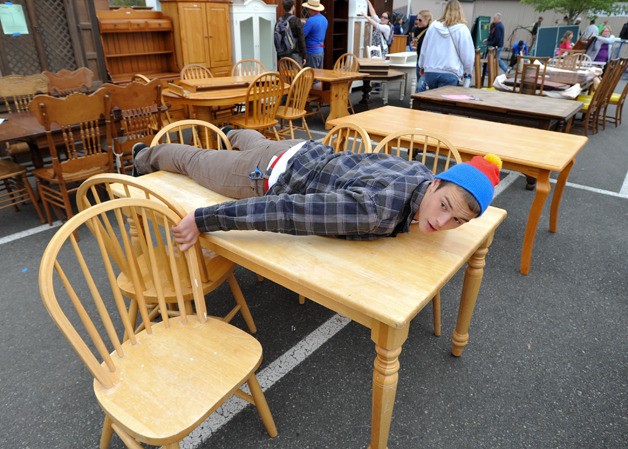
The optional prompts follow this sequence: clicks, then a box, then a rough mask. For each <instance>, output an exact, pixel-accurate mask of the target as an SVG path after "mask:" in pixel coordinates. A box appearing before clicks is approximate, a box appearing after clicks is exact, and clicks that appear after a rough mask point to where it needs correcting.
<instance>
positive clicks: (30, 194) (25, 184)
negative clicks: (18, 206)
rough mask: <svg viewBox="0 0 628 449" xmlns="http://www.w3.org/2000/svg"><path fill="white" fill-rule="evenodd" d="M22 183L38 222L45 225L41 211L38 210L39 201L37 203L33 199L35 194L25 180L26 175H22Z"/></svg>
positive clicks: (35, 199)
mask: <svg viewBox="0 0 628 449" xmlns="http://www.w3.org/2000/svg"><path fill="white" fill-rule="evenodd" d="M22 183H23V184H24V187H25V188H26V191H27V192H28V196H29V197H30V199H31V202H32V203H33V207H34V208H35V211H36V212H37V215H38V216H39V221H41V222H42V223H45V221H44V216H43V215H42V213H41V209H40V208H39V201H37V198H36V197H35V192H33V188H32V187H31V184H30V183H29V182H28V179H27V178H26V175H25V174H24V175H22Z"/></svg>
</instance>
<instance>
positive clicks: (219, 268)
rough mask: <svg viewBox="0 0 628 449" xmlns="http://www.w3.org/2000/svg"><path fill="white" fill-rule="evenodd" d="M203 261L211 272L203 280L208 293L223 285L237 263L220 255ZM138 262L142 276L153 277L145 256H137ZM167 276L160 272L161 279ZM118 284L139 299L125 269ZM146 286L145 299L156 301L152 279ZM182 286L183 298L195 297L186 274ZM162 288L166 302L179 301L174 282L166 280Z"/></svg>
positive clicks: (204, 258)
mask: <svg viewBox="0 0 628 449" xmlns="http://www.w3.org/2000/svg"><path fill="white" fill-rule="evenodd" d="M203 261H204V262H205V266H206V267H207V273H209V274H208V276H209V279H208V280H207V282H203V284H202V288H203V293H205V294H207V293H209V292H211V291H212V290H214V289H215V288H217V287H219V286H220V285H222V283H223V282H224V281H225V280H226V279H227V277H228V276H229V275H230V274H231V273H232V272H233V269H234V267H235V264H234V263H233V262H231V261H230V260H228V259H225V258H224V257H222V256H218V255H215V256H214V257H210V258H208V257H203ZM137 262H138V265H139V270H140V273H141V274H142V278H143V279H147V280H148V279H151V278H152V276H150V275H149V274H148V273H146V271H147V270H148V268H147V266H146V263H145V262H144V256H139V257H138V258H137ZM167 278H168V277H167V275H166V273H165V272H163V273H160V279H161V280H162V281H163V280H164V279H167ZM118 286H119V287H120V289H121V290H122V291H123V292H124V294H125V295H126V296H128V297H129V298H132V299H135V300H137V295H136V293H135V289H134V287H133V281H132V280H130V279H129V278H128V276H127V275H126V274H125V273H124V271H122V272H120V274H119V275H118ZM145 287H146V289H145V290H144V291H143V296H144V300H146V301H147V302H149V303H156V302H157V292H156V291H155V287H154V285H153V283H152V282H151V281H147V282H146V284H145ZM180 287H181V294H182V296H183V299H185V300H191V299H192V297H193V296H192V295H193V293H192V287H191V285H190V284H189V282H187V284H186V283H185V276H183V277H182V280H181V285H180ZM162 289H163V294H164V296H165V297H166V302H170V303H176V302H177V297H176V292H175V290H174V286H173V285H172V283H170V282H164V285H162Z"/></svg>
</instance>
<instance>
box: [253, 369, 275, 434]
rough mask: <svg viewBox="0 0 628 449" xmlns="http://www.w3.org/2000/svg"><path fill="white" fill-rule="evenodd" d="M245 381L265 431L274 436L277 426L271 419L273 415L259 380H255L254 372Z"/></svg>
mask: <svg viewBox="0 0 628 449" xmlns="http://www.w3.org/2000/svg"><path fill="white" fill-rule="evenodd" d="M246 382H247V383H248V384H249V389H250V390H251V396H253V400H254V401H255V406H256V407H257V411H258V413H259V416H260V417H261V418H262V422H263V423H264V427H266V432H268V435H269V436H270V437H271V438H274V437H276V436H277V426H276V425H275V421H274V420H273V415H272V414H271V413H270V408H269V407H268V402H266V397H265V396H264V392H263V391H262V387H260V385H259V382H258V381H257V377H255V374H251V377H249V378H248V380H247V381H246Z"/></svg>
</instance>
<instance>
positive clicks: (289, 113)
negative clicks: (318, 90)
mask: <svg viewBox="0 0 628 449" xmlns="http://www.w3.org/2000/svg"><path fill="white" fill-rule="evenodd" d="M305 114H307V111H306V110H305V109H298V108H292V107H288V106H279V108H277V114H276V115H277V117H279V118H288V117H290V118H299V117H303V116H304V115H305Z"/></svg>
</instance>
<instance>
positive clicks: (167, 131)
mask: <svg viewBox="0 0 628 449" xmlns="http://www.w3.org/2000/svg"><path fill="white" fill-rule="evenodd" d="M161 143H183V144H186V145H191V146H193V147H196V148H203V149H209V148H212V149H217V150H222V149H225V150H231V143H230V142H229V139H228V138H227V136H226V135H225V133H223V132H222V131H221V130H220V128H218V127H217V126H216V125H214V124H212V123H209V122H204V121H203V120H196V119H187V120H179V121H177V122H172V123H170V124H169V125H166V126H165V127H163V128H162V129H161V130H159V132H158V133H157V134H155V137H153V140H152V141H151V143H150V146H151V147H153V146H155V145H159V144H161Z"/></svg>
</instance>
